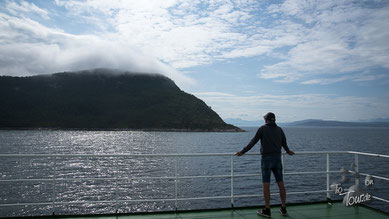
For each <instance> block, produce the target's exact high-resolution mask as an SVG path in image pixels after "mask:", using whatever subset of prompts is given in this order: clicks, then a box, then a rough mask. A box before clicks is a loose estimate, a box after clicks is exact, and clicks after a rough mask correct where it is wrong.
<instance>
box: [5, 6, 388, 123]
mask: <svg viewBox="0 0 389 219" xmlns="http://www.w3.org/2000/svg"><path fill="white" fill-rule="evenodd" d="M99 67H106V68H116V69H124V70H129V71H138V72H153V73H154V72H157V73H161V74H164V75H166V76H168V77H170V78H172V79H173V80H174V81H175V82H176V83H177V84H178V85H179V86H180V87H181V89H182V90H184V91H186V92H188V93H192V94H194V95H196V96H197V97H199V98H201V99H202V100H204V101H205V102H206V103H207V104H208V105H210V106H211V107H212V108H213V109H214V110H215V111H216V112H217V113H219V115H221V117H222V118H224V119H226V118H241V119H244V120H259V119H261V117H262V115H264V114H265V113H266V112H268V111H273V112H275V113H276V114H277V116H278V121H282V122H287V121H295V120H301V119H308V118H314V119H330V120H342V121H353V120H368V119H373V118H379V117H389V1H387V0H382V1H380V0H377V1H374V0H367V1H363V0H358V1H347V0H336V1H335V0H334V1H320V0H316V1H315V0H301V1H300V0H294V1H259V0H253V1H251V0H236V1H229V0H221V1H195V0H191V1H178V0H163V1H161V0H155V1H147V0H142V1H139V0H134V1H131V0H128V1H127V0H126V1H124V0H123V1H120V0H117V1H105V0H86V1H75V0H69V1H62V0H56V1H45V0H35V1H11V0H1V1H0V75H12V76H26V75H36V74H46V73H53V72H61V71H72V70H83V69H90V68H99Z"/></svg>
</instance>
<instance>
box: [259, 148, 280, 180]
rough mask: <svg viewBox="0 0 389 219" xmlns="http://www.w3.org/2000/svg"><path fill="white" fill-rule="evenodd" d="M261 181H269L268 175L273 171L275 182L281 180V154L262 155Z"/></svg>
mask: <svg viewBox="0 0 389 219" xmlns="http://www.w3.org/2000/svg"><path fill="white" fill-rule="evenodd" d="M261 169H262V182H264V183H265V182H270V175H271V172H273V174H274V177H275V178H276V182H282V181H284V180H283V174H282V161H281V155H279V154H276V155H262V159H261Z"/></svg>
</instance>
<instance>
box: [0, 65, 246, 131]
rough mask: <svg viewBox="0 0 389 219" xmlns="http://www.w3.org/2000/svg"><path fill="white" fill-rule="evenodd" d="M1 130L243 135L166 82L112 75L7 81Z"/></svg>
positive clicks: (3, 81)
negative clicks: (77, 130)
mask: <svg viewBox="0 0 389 219" xmlns="http://www.w3.org/2000/svg"><path fill="white" fill-rule="evenodd" d="M0 127H1V128H60V129H72V128H74V129H146V130H188V131H240V130H239V128H237V127H235V126H232V125H228V124H226V123H225V122H224V121H223V120H222V119H221V118H220V117H219V116H218V114H217V113H216V112H214V111H213V110H212V109H211V108H210V107H208V106H207V105H206V104H205V103H204V102H203V101H202V100H200V99H198V98H196V97H195V96H193V95H191V94H188V93H185V92H183V91H182V90H180V89H179V88H178V87H177V86H176V84H175V83H174V82H173V81H172V80H170V79H169V78H167V77H165V76H162V75H158V74H140V73H130V72H119V71H116V70H109V69H95V70H88V71H81V72H64V73H55V74H50V75H39V76H30V77H11V76H1V77H0Z"/></svg>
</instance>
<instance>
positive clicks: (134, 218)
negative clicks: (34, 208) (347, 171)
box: [56, 202, 389, 219]
mask: <svg viewBox="0 0 389 219" xmlns="http://www.w3.org/2000/svg"><path fill="white" fill-rule="evenodd" d="M257 210H258V209H256V208H238V209H234V210H231V209H227V210H204V211H189V212H178V213H174V212H173V213H146V214H129V215H118V216H115V215H111V216H106V215H101V216H99V215H95V216H85V217H80V216H77V217H73V218H77V219H81V218H85V219H86V218H87V219H146V218H147V219H149V218H151V219H153V218H155V219H156V218H161V219H167V218H184V219H189V218H197V219H200V218H223V219H224V218H226V219H228V218H264V217H262V216H259V215H257ZM287 210H288V216H281V214H280V213H279V207H273V208H271V212H272V218H280V219H286V218H295V219H305V218H307V219H308V218H309V219H321V218H323V219H324V218H331V219H349V218H350V219H351V218H352V219H365V218H368V219H384V218H385V219H389V214H385V213H382V212H379V211H375V210H373V209H370V208H367V207H363V206H354V207H345V206H344V205H343V204H342V203H340V202H336V203H333V204H332V205H328V204H326V203H316V204H303V205H293V206H289V207H288V208H287ZM56 218H72V217H56Z"/></svg>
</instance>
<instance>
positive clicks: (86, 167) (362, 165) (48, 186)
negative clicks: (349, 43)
mask: <svg viewBox="0 0 389 219" xmlns="http://www.w3.org/2000/svg"><path fill="white" fill-rule="evenodd" d="M245 129H246V130H247V132H242V133H213V132H142V131H63V130H2V131H0V153H1V154H123V153H126V154H127V153H129V154H172V153H174V154H180V153H235V152H237V151H240V150H241V149H242V148H243V147H244V146H246V145H247V143H248V142H249V141H250V140H251V138H252V137H253V136H254V135H255V132H256V130H257V128H245ZM284 131H285V133H286V136H287V141H288V144H289V148H290V149H291V150H293V151H296V152H301V151H361V152H369V153H379V154H389V150H388V148H389V143H388V142H389V135H388V133H389V129H388V128H339V127H337V128H319V127H314V128H313V127H285V128H284ZM250 152H259V144H257V145H256V146H254V147H253V148H252V150H251V151H250ZM388 161H389V160H388V159H384V158H377V157H366V156H362V155H359V170H360V172H362V173H369V174H374V175H379V176H384V177H389V162H388ZM55 162H56V168H55V169H54V165H53V164H54V160H53V159H52V158H1V160H0V179H2V180H7V179H41V178H45V179H52V176H53V174H54V172H55V175H56V181H55V182H54V181H51V180H50V181H45V182H39V181H36V182H12V183H11V182H0V204H7V203H31V202H44V203H47V204H46V205H33V206H16V207H15V206H10V207H0V217H6V216H29V215H51V214H52V213H53V212H54V213H55V214H57V215H60V214H98V213H114V212H116V211H118V212H120V213H125V212H139V211H141V212H143V211H171V210H175V209H176V207H177V209H178V210H188V209H205V208H227V207H231V199H230V198H222V199H207V200H180V201H178V202H177V203H176V202H175V201H142V202H133V201H132V200H139V199H175V198H176V194H177V198H179V199H185V198H193V197H209V196H230V195H231V178H229V177H221V178H211V177H210V178H195V179H190V178H185V179H178V180H177V182H175V180H174V177H175V175H176V174H177V176H180V177H182V176H199V175H201V176H208V175H209V176H211V175H230V174H231V172H230V169H231V158H230V157H228V156H226V157H223V156H210V157H208V156H207V157H179V158H175V157H100V158H96V157H91V158H80V157H66V158H65V157H64V158H56V160H55ZM284 162H285V163H284V169H285V172H286V173H288V172H304V171H325V170H326V155H325V154H309V155H298V154H297V155H295V156H285V159H284ZM233 163H234V174H235V175H241V174H259V173H260V156H242V157H236V156H235V157H234V158H233ZM353 163H354V155H352V154H333V155H330V169H331V171H337V170H340V169H341V168H342V167H343V168H345V169H352V168H353V166H352V165H353ZM166 176H167V177H170V178H166V179H156V177H166ZM341 177H342V174H340V173H339V174H337V173H334V174H331V176H330V183H339V182H341ZM346 177H348V178H349V179H350V180H349V182H347V183H343V186H344V187H345V188H348V187H350V186H351V185H353V184H354V182H355V181H354V179H353V178H352V176H351V174H347V176H346ZM80 178H81V179H82V178H128V179H121V180H105V181H101V180H72V181H68V180H64V179H80ZM271 180H272V182H274V178H273V176H272V179H271ZM363 181H364V176H361V177H360V182H361V186H362V188H363V189H364V190H365V191H368V192H370V193H371V194H372V195H376V196H379V197H382V198H385V199H389V182H388V181H384V180H380V179H375V180H374V185H373V186H371V187H368V188H365V187H364V185H363ZM175 184H177V190H176V187H175ZM274 184H275V183H273V184H272V186H271V191H272V192H278V188H277V187H276V186H275V185H274ZM285 184H286V189H287V192H303V191H304V192H308V191H315V190H326V174H308V175H285ZM53 185H54V189H53ZM261 186H262V183H261V176H248V177H234V187H233V189H234V195H253V194H258V195H261V194H262V189H261ZM331 198H332V199H342V197H341V196H339V195H336V194H334V193H331ZM53 199H55V202H85V201H112V200H128V202H119V203H88V204H78V203H72V204H57V205H54V206H53V205H52V204H50V203H52V202H53ZM323 200H326V193H325V192H324V193H315V194H309V193H306V194H295V195H288V197H287V202H288V203H299V202H313V201H323ZM271 203H273V204H277V203H280V199H279V197H278V195H273V196H272V200H271ZM233 204H234V206H235V207H237V206H255V205H263V204H264V202H263V197H251V198H234V203H233ZM370 205H371V206H373V207H375V208H379V209H381V210H387V209H389V204H387V203H385V202H380V201H377V200H373V201H372V202H371V203H370Z"/></svg>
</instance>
